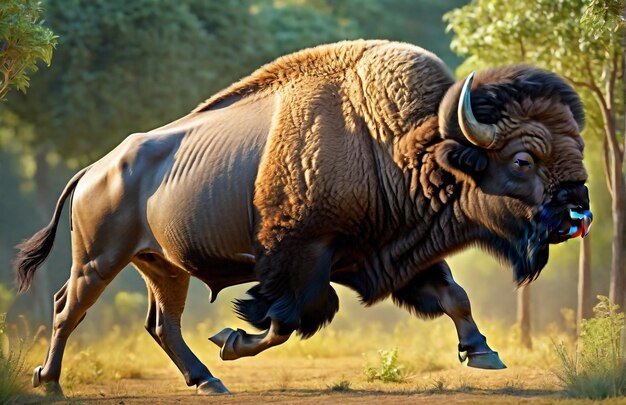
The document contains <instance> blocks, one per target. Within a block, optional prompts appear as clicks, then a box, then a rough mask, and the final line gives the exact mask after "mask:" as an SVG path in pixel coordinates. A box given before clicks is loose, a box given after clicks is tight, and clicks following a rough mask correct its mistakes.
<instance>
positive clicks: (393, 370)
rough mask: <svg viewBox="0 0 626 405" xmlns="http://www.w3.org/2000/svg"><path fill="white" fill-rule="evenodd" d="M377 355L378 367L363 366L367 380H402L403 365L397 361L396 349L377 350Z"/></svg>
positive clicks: (403, 375)
mask: <svg viewBox="0 0 626 405" xmlns="http://www.w3.org/2000/svg"><path fill="white" fill-rule="evenodd" d="M378 356H379V360H380V361H379V364H378V367H371V366H365V369H364V370H363V372H364V373H365V376H366V377H367V381H370V382H371V381H374V380H380V381H382V382H403V381H404V378H405V373H404V366H403V365H401V364H399V363H398V349H397V348H394V349H391V350H379V351H378Z"/></svg>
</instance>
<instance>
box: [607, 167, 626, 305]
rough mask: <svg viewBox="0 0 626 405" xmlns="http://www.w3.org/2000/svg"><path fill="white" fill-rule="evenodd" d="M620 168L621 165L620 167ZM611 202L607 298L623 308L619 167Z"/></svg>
mask: <svg viewBox="0 0 626 405" xmlns="http://www.w3.org/2000/svg"><path fill="white" fill-rule="evenodd" d="M620 166H621V165H620ZM613 176H615V177H613V183H614V186H613V187H614V188H613V201H612V204H611V210H612V211H613V241H612V252H611V254H612V255H613V257H612V260H611V284H610V287H609V298H610V299H611V302H613V303H615V304H617V305H619V306H620V307H621V308H622V309H623V308H624V292H625V291H624V289H625V288H626V285H625V284H626V278H625V277H624V242H626V241H625V240H624V216H625V212H624V211H625V210H626V206H625V205H624V202H625V201H626V198H625V197H624V177H623V175H622V172H621V167H620V168H619V170H618V168H617V167H616V168H615V170H614V171H613Z"/></svg>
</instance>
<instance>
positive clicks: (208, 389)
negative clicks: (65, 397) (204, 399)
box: [196, 377, 230, 395]
mask: <svg viewBox="0 0 626 405" xmlns="http://www.w3.org/2000/svg"><path fill="white" fill-rule="evenodd" d="M196 394H200V395H210V394H230V391H228V389H227V388H226V387H225V386H224V384H222V382H221V381H220V380H219V379H218V378H215V377H213V378H211V379H209V380H207V381H204V382H202V383H200V384H198V387H197V388H196Z"/></svg>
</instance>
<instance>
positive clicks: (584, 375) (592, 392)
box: [556, 296, 626, 399]
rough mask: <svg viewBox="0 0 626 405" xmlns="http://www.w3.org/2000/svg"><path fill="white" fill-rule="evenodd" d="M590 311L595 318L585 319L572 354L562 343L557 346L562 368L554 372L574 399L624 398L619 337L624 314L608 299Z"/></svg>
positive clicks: (625, 370)
mask: <svg viewBox="0 0 626 405" xmlns="http://www.w3.org/2000/svg"><path fill="white" fill-rule="evenodd" d="M598 298H599V300H600V302H599V303H598V304H597V305H596V306H595V308H594V309H593V311H594V313H595V317H594V318H592V319H588V320H584V321H583V323H582V324H581V334H580V339H579V341H578V344H577V346H576V349H575V350H574V353H573V354H572V355H570V354H569V352H568V350H567V348H566V346H565V345H564V344H563V343H561V344H560V345H558V346H557V347H556V351H557V355H558V357H559V360H560V363H561V367H560V369H559V370H557V371H556V375H557V377H558V378H559V379H560V380H561V381H562V383H563V385H564V387H565V390H566V394H567V395H568V396H571V397H575V398H590V399H602V398H608V397H617V396H620V395H626V368H625V367H624V364H623V357H622V356H623V353H622V347H621V344H620V336H621V331H622V328H623V327H624V314H623V313H621V312H619V306H618V305H614V304H612V303H611V302H610V301H609V299H608V298H607V297H603V296H599V297H598Z"/></svg>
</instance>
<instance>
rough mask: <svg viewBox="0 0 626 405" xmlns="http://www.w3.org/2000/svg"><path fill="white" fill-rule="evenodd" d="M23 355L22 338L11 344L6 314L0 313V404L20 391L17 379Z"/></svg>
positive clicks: (22, 369) (20, 370)
mask: <svg viewBox="0 0 626 405" xmlns="http://www.w3.org/2000/svg"><path fill="white" fill-rule="evenodd" d="M15 341H16V340H13V342H15ZM24 356H25V352H24V342H23V340H21V339H17V344H15V345H14V344H12V341H11V340H10V339H9V336H8V333H7V324H6V314H5V313H0V404H6V403H7V402H9V400H11V399H12V398H15V397H16V396H17V395H19V394H21V393H22V391H23V389H22V387H21V386H20V384H19V383H18V381H17V379H18V377H19V376H20V374H21V373H22V371H24Z"/></svg>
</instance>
